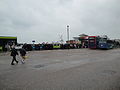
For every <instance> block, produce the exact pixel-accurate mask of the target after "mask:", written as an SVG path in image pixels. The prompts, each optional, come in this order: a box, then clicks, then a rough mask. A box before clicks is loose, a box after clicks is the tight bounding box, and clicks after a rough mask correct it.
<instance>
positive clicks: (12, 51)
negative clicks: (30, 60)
mask: <svg viewBox="0 0 120 90" xmlns="http://www.w3.org/2000/svg"><path fill="white" fill-rule="evenodd" d="M16 55H18V52H17V50H16V49H15V48H14V47H13V48H12V49H11V56H12V57H13V59H12V62H11V65H14V61H15V62H16V63H18V61H17V60H16Z"/></svg>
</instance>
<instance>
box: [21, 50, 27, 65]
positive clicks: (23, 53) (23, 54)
mask: <svg viewBox="0 0 120 90" xmlns="http://www.w3.org/2000/svg"><path fill="white" fill-rule="evenodd" d="M20 55H21V57H22V60H21V62H22V64H24V63H25V59H26V57H25V55H26V50H25V49H24V48H22V49H20Z"/></svg>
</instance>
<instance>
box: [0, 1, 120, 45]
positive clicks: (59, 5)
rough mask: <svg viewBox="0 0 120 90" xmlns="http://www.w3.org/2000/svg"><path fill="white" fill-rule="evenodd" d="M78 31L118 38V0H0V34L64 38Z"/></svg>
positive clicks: (26, 38)
mask: <svg viewBox="0 0 120 90" xmlns="http://www.w3.org/2000/svg"><path fill="white" fill-rule="evenodd" d="M67 25H69V26H70V39H72V37H75V36H78V35H80V34H83V33H84V34H88V35H108V37H110V38H115V39H116V38H120V30H119V29H120V0H0V36H17V38H18V42H27V43H31V42H32V40H35V41H36V42H37V43H38V42H40V43H41V42H52V41H58V40H59V37H60V35H63V39H64V41H66V40H67V34H66V33H67V31H66V26H67Z"/></svg>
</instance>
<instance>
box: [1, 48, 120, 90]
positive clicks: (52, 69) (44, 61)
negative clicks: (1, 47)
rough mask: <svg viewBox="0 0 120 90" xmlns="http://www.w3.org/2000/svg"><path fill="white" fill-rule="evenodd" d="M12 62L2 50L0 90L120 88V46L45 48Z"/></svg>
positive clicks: (101, 89)
mask: <svg viewBox="0 0 120 90" xmlns="http://www.w3.org/2000/svg"><path fill="white" fill-rule="evenodd" d="M27 56H28V59H27V60H26V63H25V64H21V62H20V60H21V57H20V56H17V60H19V63H18V64H16V65H10V63H11V59H12V57H11V56H10V53H9V52H7V53H0V90H120V49H112V50H90V49H69V50H46V51H31V52H28V53H27Z"/></svg>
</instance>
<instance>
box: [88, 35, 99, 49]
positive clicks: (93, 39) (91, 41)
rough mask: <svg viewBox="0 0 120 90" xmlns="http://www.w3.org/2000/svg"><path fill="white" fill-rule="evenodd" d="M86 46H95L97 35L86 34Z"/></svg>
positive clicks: (92, 47) (93, 47)
mask: <svg viewBox="0 0 120 90" xmlns="http://www.w3.org/2000/svg"><path fill="white" fill-rule="evenodd" d="M88 48H91V49H96V48H97V36H88Z"/></svg>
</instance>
